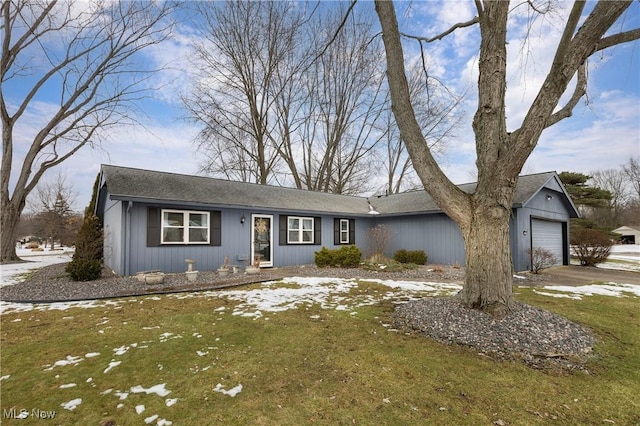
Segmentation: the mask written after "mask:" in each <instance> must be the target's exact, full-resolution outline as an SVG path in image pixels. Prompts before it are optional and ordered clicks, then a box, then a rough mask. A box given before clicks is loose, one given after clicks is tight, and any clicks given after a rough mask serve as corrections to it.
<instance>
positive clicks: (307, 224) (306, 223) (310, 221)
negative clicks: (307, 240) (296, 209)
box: [302, 219, 313, 229]
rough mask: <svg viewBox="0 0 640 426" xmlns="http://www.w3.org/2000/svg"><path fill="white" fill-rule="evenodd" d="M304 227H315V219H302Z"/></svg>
mask: <svg viewBox="0 0 640 426" xmlns="http://www.w3.org/2000/svg"><path fill="white" fill-rule="evenodd" d="M302 229H313V219H302Z"/></svg>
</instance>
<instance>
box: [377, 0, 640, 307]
mask: <svg viewBox="0 0 640 426" xmlns="http://www.w3.org/2000/svg"><path fill="white" fill-rule="evenodd" d="M475 5H476V9H477V13H478V14H477V16H476V17H475V18H473V19H471V20H470V21H467V22H463V23H458V24H456V25H454V26H453V27H451V28H450V29H449V30H447V31H446V32H444V33H442V34H439V35H436V36H434V37H431V38H425V37H419V36H410V37H411V38H413V39H414V40H419V41H420V42H421V43H423V44H426V43H429V42H433V41H437V40H440V39H441V38H443V37H446V36H447V35H448V34H450V33H452V32H454V31H456V30H458V29H460V28H464V27H468V26H472V25H478V26H479V31H480V41H479V43H480V46H479V48H480V49H479V50H480V51H479V58H478V61H477V64H478V68H479V77H478V108H477V110H476V113H475V116H474V119H473V131H474V134H475V140H476V155H477V160H476V165H477V169H478V183H477V186H476V188H475V191H474V192H473V193H470V194H469V193H465V192H463V191H462V190H460V189H459V188H458V187H457V186H456V185H454V184H453V182H451V181H450V180H449V179H448V178H447V176H446V175H445V174H444V172H443V171H442V170H441V169H440V167H439V166H438V164H437V162H436V161H435V159H434V156H433V154H432V153H431V152H430V150H429V148H428V145H427V144H426V143H425V139H424V136H423V135H422V129H421V128H420V125H419V124H418V122H417V120H416V116H415V114H414V112H413V109H412V102H411V97H410V93H409V86H408V83H407V78H406V74H405V60H404V53H403V47H402V42H401V31H400V29H399V28H398V22H397V19H396V15H395V8H394V5H393V3H392V2H388V1H383V0H377V1H376V11H377V13H378V17H379V20H380V23H381V26H382V32H383V41H384V44H385V49H386V57H387V76H388V82H389V87H390V91H391V99H392V104H393V111H394V114H395V117H396V122H397V124H398V127H399V128H400V132H401V134H402V138H403V140H404V142H405V144H406V146H407V150H408V151H409V155H410V156H411V159H412V162H413V167H414V168H415V170H416V172H417V174H418V176H419V177H420V179H421V181H422V183H423V185H424V187H425V189H426V190H427V191H428V192H429V193H430V195H431V196H432V197H433V199H434V200H435V201H436V203H437V204H438V205H439V206H440V208H442V209H443V211H444V212H445V213H446V214H447V215H448V216H449V217H451V218H452V219H453V220H454V221H455V222H456V223H457V224H458V226H459V228H460V230H461V233H462V236H463V239H464V243H465V249H466V277H465V284H464V287H463V290H462V291H461V293H460V297H461V300H462V301H463V302H464V303H465V305H466V306H468V307H471V308H477V309H482V310H485V311H486V312H489V313H491V314H492V315H494V316H496V317H498V318H502V317H504V316H505V315H506V314H507V312H508V311H509V309H510V308H511V306H512V303H513V296H512V279H513V278H512V263H511V249H510V241H509V218H510V216H511V211H512V200H513V195H514V191H515V187H516V183H517V181H518V175H519V173H520V171H521V170H522V167H523V165H524V163H525V161H526V160H527V158H528V157H529V155H530V154H531V152H532V151H533V149H534V148H535V146H536V144H537V142H538V140H539V138H540V135H541V134H542V132H543V130H544V129H546V128H547V127H549V126H552V125H554V124H556V123H558V122H559V121H561V120H563V119H565V118H567V117H569V116H571V113H572V111H573V109H574V107H575V106H576V104H577V103H578V102H579V100H580V99H581V98H582V97H583V96H584V94H585V92H586V84H587V83H586V76H587V59H588V58H589V57H590V56H591V55H593V54H594V53H596V52H599V51H601V50H603V49H606V48H608V47H611V46H614V45H617V44H620V43H625V42H628V41H631V40H636V39H638V38H640V29H634V30H631V31H625V32H620V33H614V34H608V31H609V30H610V29H611V27H612V26H613V25H614V23H616V21H618V18H620V16H621V15H622V14H623V13H624V11H625V10H627V8H628V7H629V6H630V5H631V2H630V1H618V2H608V1H599V2H597V3H596V4H595V5H594V6H593V8H592V9H591V10H590V12H588V13H585V11H584V7H585V3H584V2H575V3H574V5H573V8H572V9H571V11H570V14H569V17H568V19H567V22H566V25H565V27H564V29H563V33H562V36H561V39H560V42H559V45H558V48H557V49H556V52H555V56H554V58H553V63H552V65H551V67H550V69H549V71H548V74H547V76H546V79H545V80H544V82H543V84H542V86H541V88H540V90H539V92H538V94H537V97H536V98H535V100H534V101H533V102H532V104H531V105H530V108H529V110H528V112H527V114H526V116H525V117H524V119H523V120H522V123H521V124H520V127H519V128H518V129H515V130H511V131H508V130H507V123H506V115H505V111H506V105H505V93H506V81H507V20H508V16H509V12H510V11H511V10H512V5H511V4H510V3H509V2H507V1H480V0H477V1H476V2H475ZM521 6H522V7H535V6H534V5H533V4H532V3H531V2H525V3H522V4H521ZM533 13H537V11H536V10H534V11H533ZM583 15H586V16H583ZM574 77H575V78H576V84H575V87H574V88H573V91H572V92H571V93H569V99H568V101H567V103H566V104H565V105H561V106H560V108H557V107H558V106H559V103H560V99H561V97H562V96H563V95H564V94H565V93H566V92H567V91H570V90H569V83H570V81H571V80H572V79H573V78H574Z"/></svg>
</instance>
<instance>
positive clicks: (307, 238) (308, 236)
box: [302, 231, 313, 243]
mask: <svg viewBox="0 0 640 426" xmlns="http://www.w3.org/2000/svg"><path fill="white" fill-rule="evenodd" d="M302 241H303V242H305V243H312V242H313V231H302Z"/></svg>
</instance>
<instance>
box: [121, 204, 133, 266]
mask: <svg viewBox="0 0 640 426" xmlns="http://www.w3.org/2000/svg"><path fill="white" fill-rule="evenodd" d="M132 207H133V201H128V202H127V209H126V212H125V218H124V227H123V230H122V232H123V236H122V237H123V238H122V241H124V246H123V247H122V256H123V265H124V268H123V269H124V275H125V276H129V275H131V271H130V268H131V262H130V259H129V252H130V251H131V232H130V230H131V208H132Z"/></svg>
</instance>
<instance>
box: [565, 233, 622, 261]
mask: <svg viewBox="0 0 640 426" xmlns="http://www.w3.org/2000/svg"><path fill="white" fill-rule="evenodd" d="M612 245H613V241H612V240H611V238H609V236H608V235H607V234H605V233H604V232H601V231H598V230H596V229H579V230H577V231H574V232H573V233H572V235H571V249H572V250H573V253H574V254H575V255H576V256H577V257H578V259H579V260H580V264H581V265H582V266H595V265H597V264H598V263H602V262H604V261H605V260H607V257H609V254H610V253H611V246H612Z"/></svg>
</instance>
